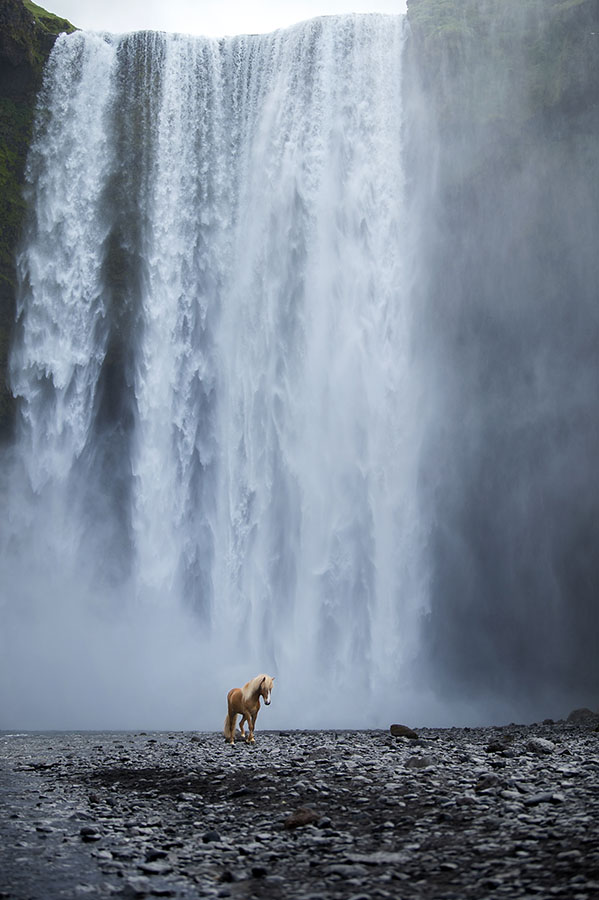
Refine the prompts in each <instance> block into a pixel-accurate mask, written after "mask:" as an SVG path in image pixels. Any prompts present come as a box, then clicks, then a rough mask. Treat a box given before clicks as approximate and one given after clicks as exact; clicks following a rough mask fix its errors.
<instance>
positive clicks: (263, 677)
mask: <svg viewBox="0 0 599 900" xmlns="http://www.w3.org/2000/svg"><path fill="white" fill-rule="evenodd" d="M265 681H266V675H263V676H262V681H261V682H260V687H262V685H263V684H264V682H265Z"/></svg>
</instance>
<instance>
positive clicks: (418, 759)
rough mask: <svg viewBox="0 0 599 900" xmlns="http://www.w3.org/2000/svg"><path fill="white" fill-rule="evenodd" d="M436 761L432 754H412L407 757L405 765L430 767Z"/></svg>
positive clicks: (411, 767)
mask: <svg viewBox="0 0 599 900" xmlns="http://www.w3.org/2000/svg"><path fill="white" fill-rule="evenodd" d="M434 762H435V761H434V760H433V759H432V758H431V757H430V756H410V757H409V759H406V762H405V766H406V768H408V769H428V767H429V766H433V765H434Z"/></svg>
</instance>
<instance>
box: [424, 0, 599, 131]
mask: <svg viewBox="0 0 599 900" xmlns="http://www.w3.org/2000/svg"><path fill="white" fill-rule="evenodd" d="M408 21H409V23H410V26H411V49H412V51H413V52H414V53H415V54H417V56H418V59H419V62H418V65H417V68H418V70H419V72H420V73H421V77H422V79H423V86H424V88H425V89H426V90H427V92H430V94H431V97H432V98H435V99H436V100H437V105H438V109H439V110H440V112H441V116H442V119H443V120H444V123H445V124H446V125H447V126H448V127H454V128H455V127H458V128H459V127H461V124H462V121H463V120H464V118H470V119H476V120H477V121H478V122H479V123H480V124H483V125H484V124H486V123H488V122H489V121H491V120H494V119H495V120H499V119H503V118H508V117H509V118H510V119H512V120H513V119H514V118H516V119H517V120H518V123H520V124H522V123H523V122H525V121H526V120H527V119H529V118H535V117H537V116H539V115H542V114H545V113H546V111H547V110H548V109H554V110H559V111H560V112H562V111H568V112H571V111H576V110H578V109H579V108H580V106H581V105H587V104H589V102H590V103H591V105H592V104H593V91H594V90H595V89H596V87H597V84H598V83H599V82H598V74H599V0H408ZM598 99H599V98H597V97H596V96H595V99H594V103H595V104H596V103H597V102H598ZM515 100H517V102H514V101H515Z"/></svg>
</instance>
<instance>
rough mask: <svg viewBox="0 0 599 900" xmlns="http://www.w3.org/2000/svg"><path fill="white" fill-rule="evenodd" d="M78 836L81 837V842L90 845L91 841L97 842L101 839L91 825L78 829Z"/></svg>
mask: <svg viewBox="0 0 599 900" xmlns="http://www.w3.org/2000/svg"><path fill="white" fill-rule="evenodd" d="M79 834H80V835H81V840H82V841H85V842H86V843H91V842H92V841H99V840H100V839H101V837H102V835H101V834H100V832H99V831H98V829H97V828H94V827H93V825H84V826H83V827H82V828H80V829H79Z"/></svg>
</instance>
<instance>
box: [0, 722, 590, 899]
mask: <svg viewBox="0 0 599 900" xmlns="http://www.w3.org/2000/svg"><path fill="white" fill-rule="evenodd" d="M406 727H407V726H406ZM598 742H599V737H598V733H597V732H596V731H595V719H594V718H593V719H591V718H590V717H587V718H584V717H582V718H581V720H580V721H579V722H578V721H577V722H561V723H559V722H558V723H544V724H542V725H538V726H509V727H506V728H479V729H477V728H470V729H459V728H452V729H427V728H419V730H418V742H415V741H414V740H413V739H409V738H406V737H405V736H403V737H397V738H392V737H390V735H389V732H388V731H387V732H383V731H364V732H355V731H352V732H333V731H331V732H286V733H284V734H281V733H279V732H268V731H261V732H260V733H259V734H258V735H257V737H256V744H255V745H254V746H253V747H245V746H244V745H239V746H236V747H234V748H231V747H229V746H228V745H226V744H224V742H222V740H221V737H220V735H216V734H202V733H198V734H193V735H192V734H188V733H179V734H177V733H157V734H145V735H143V734H140V733H137V734H134V733H132V734H130V735H127V734H125V735H124V734H118V735H117V734H111V733H106V734H102V735H97V734H96V735H90V734H68V735H66V734H65V735H61V734H52V735H47V734H46V735H37V734H25V735H6V734H3V735H0V775H1V782H0V787H1V788H2V803H3V815H2V817H0V871H2V873H3V875H2V879H3V880H1V879H0V897H2V894H4V895H5V896H7V897H10V900H26V898H30V900H46V898H47V897H49V896H56V897H60V896H73V897H75V896H90V897H94V898H104V897H106V898H112V897H116V898H119V897H120V898H136V897H157V896H163V897H174V898H181V900H195V898H198V897H205V898H211V897H212V898H215V897H219V896H222V897H228V896H231V897H244V898H246V897H247V898H261V897H269V898H270V897H272V898H273V900H274V898H283V897H284V898H285V900H308V898H309V897H311V898H313V900H315V898H317V897H319V898H321V900H345V898H348V900H349V898H352V897H353V898H354V900H364V898H366V897H368V898H369V900H370V898H373V900H376V898H383V900H384V898H386V897H396V896H400V895H401V896H404V894H405V895H406V897H410V896H411V897H416V896H418V897H419V898H422V900H433V898H434V900H457V898H460V900H478V898H479V897H481V896H484V895H486V894H488V893H489V892H491V891H493V892H497V895H498V897H499V895H500V896H501V898H502V900H520V898H524V897H531V898H532V897H533V896H534V897H543V896H547V897H557V898H560V897H562V898H563V900H566V898H567V900H572V898H573V897H574V896H579V897H580V898H582V896H583V895H584V896H587V897H589V898H590V897H591V896H593V895H596V892H597V885H598V884H599V853H598V852H597V850H596V847H597V843H598V840H597V839H598V833H597V828H598V826H597V822H599V763H598V762H597V748H598ZM416 748H418V750H417V752H416V753H415V752H414V751H415V750H416ZM429 750H431V751H433V752H428V751H429ZM497 764H499V765H497ZM40 848H43V850H41V849H40ZM574 879H575V880H574Z"/></svg>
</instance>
